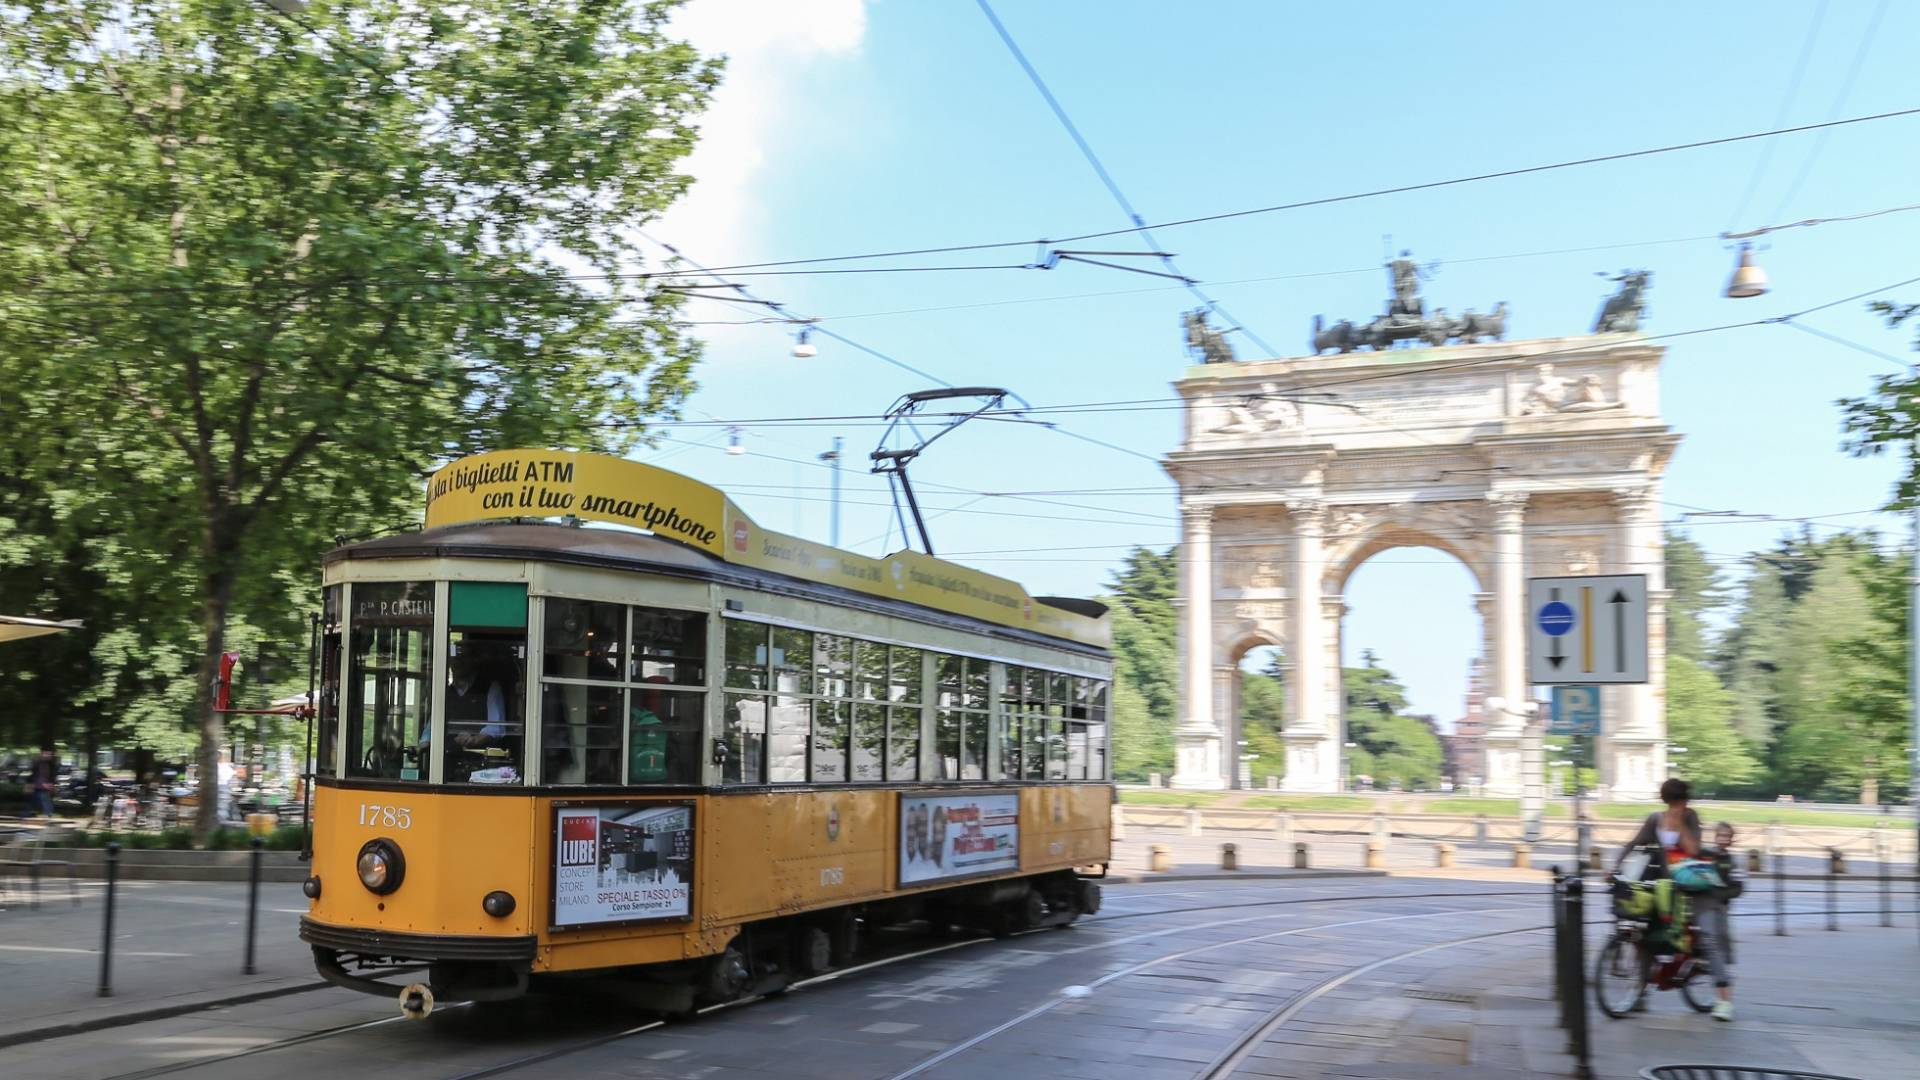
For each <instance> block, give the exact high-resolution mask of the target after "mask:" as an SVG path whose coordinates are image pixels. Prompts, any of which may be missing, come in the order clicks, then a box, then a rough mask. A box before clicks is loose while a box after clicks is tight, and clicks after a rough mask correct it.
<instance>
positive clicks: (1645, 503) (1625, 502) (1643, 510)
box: [1613, 483, 1654, 518]
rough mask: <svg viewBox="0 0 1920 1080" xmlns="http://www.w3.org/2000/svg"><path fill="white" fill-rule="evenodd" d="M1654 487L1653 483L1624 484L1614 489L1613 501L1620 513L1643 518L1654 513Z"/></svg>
mask: <svg viewBox="0 0 1920 1080" xmlns="http://www.w3.org/2000/svg"><path fill="white" fill-rule="evenodd" d="M1653 497H1654V487H1653V485H1652V484H1651V483H1639V484H1622V485H1620V486H1619V487H1617V488H1614V489H1613V503H1614V505H1615V506H1618V507H1619V508H1620V513H1621V514H1623V515H1625V516H1626V517H1630V518H1642V517H1646V516H1647V515H1648V514H1651V513H1653V509H1654V499H1653Z"/></svg>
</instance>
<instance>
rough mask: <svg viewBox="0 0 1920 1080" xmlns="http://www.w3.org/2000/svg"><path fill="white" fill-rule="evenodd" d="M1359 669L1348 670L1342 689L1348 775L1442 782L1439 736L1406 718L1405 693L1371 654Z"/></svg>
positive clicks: (1367, 652)
mask: <svg viewBox="0 0 1920 1080" xmlns="http://www.w3.org/2000/svg"><path fill="white" fill-rule="evenodd" d="M1360 656H1361V664H1362V666H1361V667H1357V668H1353V667H1350V668H1345V669H1343V670H1342V674H1341V687H1342V691H1343V696H1344V698H1345V702H1346V728H1347V734H1346V741H1347V742H1351V743H1356V744H1358V745H1357V746H1354V747H1350V748H1346V750H1345V753H1346V755H1347V772H1348V773H1349V775H1352V776H1362V775H1365V776H1371V777H1373V778H1374V780H1375V781H1376V782H1381V783H1388V782H1394V781H1397V782H1399V783H1401V784H1405V785H1410V786H1411V785H1416V784H1417V785H1420V786H1423V787H1432V786H1435V785H1437V784H1438V783H1439V781H1440V766H1441V763H1442V760H1443V758H1444V755H1443V753H1442V750H1441V747H1440V740H1439V738H1438V737H1437V736H1436V735H1435V734H1434V733H1433V730H1432V729H1431V728H1429V727H1428V726H1427V725H1426V724H1424V723H1422V722H1421V721H1419V720H1417V719H1415V718H1414V717H1411V716H1407V715H1405V713H1406V709H1407V690H1406V687H1405V686H1403V685H1401V683H1400V680H1398V679H1397V678H1395V677H1394V675H1393V673H1392V672H1391V671H1388V670H1387V669H1386V668H1384V667H1381V666H1380V663H1379V659H1378V657H1376V656H1375V655H1374V652H1373V650H1371V649H1368V650H1365V651H1364V652H1362V653H1361V654H1360Z"/></svg>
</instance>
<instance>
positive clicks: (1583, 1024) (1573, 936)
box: [1562, 874, 1593, 1080]
mask: <svg viewBox="0 0 1920 1080" xmlns="http://www.w3.org/2000/svg"><path fill="white" fill-rule="evenodd" d="M1586 889H1587V883H1586V882H1585V881H1584V880H1582V879H1581V877H1580V875H1578V874H1575V875H1574V876H1573V877H1571V878H1569V879H1567V911H1566V914H1565V915H1563V916H1562V919H1563V920H1564V921H1565V922H1566V925H1567V1002H1566V1004H1567V1006H1568V1016H1569V1018H1570V1019H1571V1020H1572V1021H1573V1024H1572V1030H1571V1032H1570V1034H1571V1035H1572V1037H1573V1046H1572V1050H1573V1057H1574V1062H1575V1064H1576V1066H1577V1067H1578V1069H1579V1072H1578V1075H1579V1077H1580V1080H1592V1078H1593V1046H1592V1044H1591V1043H1590V1042H1589V1040H1588V1035H1587V935H1586V925H1587V915H1586V900H1585V893H1586Z"/></svg>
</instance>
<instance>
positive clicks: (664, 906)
mask: <svg viewBox="0 0 1920 1080" xmlns="http://www.w3.org/2000/svg"><path fill="white" fill-rule="evenodd" d="M692 914H693V808H692V807H690V806H685V805H681V804H678V803H675V804H672V805H662V804H660V803H647V804H644V805H636V804H634V803H625V804H622V805H618V806H605V805H601V806H564V805H563V806H559V807H556V808H555V809H554V845H553V925H554V926H556V927H564V926H602V925H606V924H609V923H624V922H644V921H648V920H653V919H685V918H689V917H690V916H692Z"/></svg>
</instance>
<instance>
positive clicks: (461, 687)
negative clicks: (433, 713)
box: [422, 630, 526, 784]
mask: <svg viewBox="0 0 1920 1080" xmlns="http://www.w3.org/2000/svg"><path fill="white" fill-rule="evenodd" d="M448 638H449V642H448V657H447V691H446V718H447V720H446V731H447V749H446V757H445V760H444V762H443V766H442V767H443V775H444V777H445V780H446V782H447V783H450V784H464V783H470V784H517V783H519V782H520V771H521V751H522V748H523V745H524V743H525V739H524V738H523V730H522V729H523V727H524V722H523V720H522V719H521V717H522V704H521V703H522V701H523V697H522V695H523V694H524V693H525V685H526V634H525V631H522V630H514V631H485V630H454V631H451V632H450V633H449V634H448ZM425 742H426V736H424V735H423V738H422V745H423V746H424V745H425Z"/></svg>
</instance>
